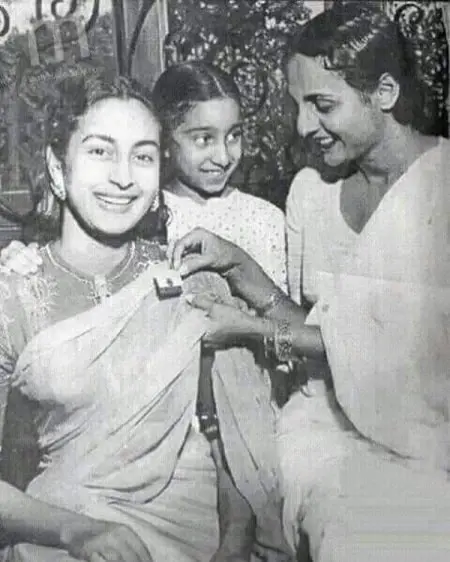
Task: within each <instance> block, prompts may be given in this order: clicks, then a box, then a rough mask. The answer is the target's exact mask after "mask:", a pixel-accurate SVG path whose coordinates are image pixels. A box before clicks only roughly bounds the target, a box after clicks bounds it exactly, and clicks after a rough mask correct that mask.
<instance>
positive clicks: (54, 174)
mask: <svg viewBox="0 0 450 562" xmlns="http://www.w3.org/2000/svg"><path fill="white" fill-rule="evenodd" d="M45 161H46V164H47V171H48V175H49V177H50V187H51V188H52V191H53V193H54V194H55V195H56V197H57V198H58V199H59V200H60V201H64V200H65V198H66V188H65V182H64V173H63V169H62V164H61V162H60V160H59V159H58V158H57V157H56V155H55V153H54V152H53V149H52V147H51V146H48V147H47V148H46V151H45Z"/></svg>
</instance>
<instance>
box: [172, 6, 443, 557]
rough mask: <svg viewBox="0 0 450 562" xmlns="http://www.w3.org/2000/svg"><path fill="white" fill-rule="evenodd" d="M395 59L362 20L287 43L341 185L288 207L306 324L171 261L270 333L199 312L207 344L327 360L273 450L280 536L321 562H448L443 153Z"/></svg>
mask: <svg viewBox="0 0 450 562" xmlns="http://www.w3.org/2000/svg"><path fill="white" fill-rule="evenodd" d="M406 50H407V45H406V44H405V41H404V39H402V37H401V35H400V33H399V30H398V29H397V26H396V24H394V23H392V22H391V21H390V20H389V19H388V18H387V17H385V16H384V15H383V14H382V13H380V12H378V11H375V10H372V9H369V8H364V7H361V4H360V5H359V6H355V5H349V6H344V7H339V8H336V9H334V10H331V11H329V12H326V13H323V14H321V15H319V16H318V17H317V18H315V19H314V20H312V21H311V22H310V23H309V24H307V25H306V26H305V28H304V29H303V30H302V31H301V33H299V35H298V36H297V37H295V39H294V41H293V43H292V48H291V52H290V55H289V58H288V61H287V76H288V82H289V91H290V93H291V95H292V97H293V98H294V100H295V101H296V103H297V105H298V110H299V112H298V121H297V127H298V131H299V133H300V134H301V136H302V137H303V138H304V139H305V140H306V141H307V142H311V143H312V144H313V145H314V147H315V149H316V151H317V152H319V153H320V154H321V157H322V158H323V160H324V162H325V164H326V165H327V166H328V167H329V168H334V169H337V168H338V167H344V168H346V169H347V174H346V177H345V178H344V179H340V180H339V181H335V182H330V181H326V180H325V179H323V178H322V177H321V176H320V174H319V172H317V171H316V170H313V169H305V170H303V171H302V172H300V174H299V175H298V176H297V178H296V180H295V182H294V184H293V186H292V189H291V192H290V195H289V199H288V204H287V226H288V243H289V263H288V265H289V276H290V284H291V292H292V296H293V298H294V299H295V301H297V302H298V301H301V302H302V304H303V303H305V304H309V305H312V306H313V309H312V311H311V312H310V314H309V316H308V317H307V318H305V317H306V313H305V312H304V309H302V308H299V307H298V306H296V305H295V304H294V303H293V302H292V301H289V300H287V299H286V298H284V297H283V295H281V294H280V292H279V291H277V289H276V287H275V286H274V285H273V283H271V282H270V281H269V279H268V278H267V277H266V276H265V275H264V274H263V272H262V271H261V270H260V268H258V267H257V266H256V264H254V263H253V262H252V261H251V260H250V259H249V257H248V256H247V255H246V254H244V253H243V252H242V251H240V250H239V249H238V248H236V247H235V246H232V245H230V244H228V243H225V242H224V241H222V240H220V239H218V238H215V237H213V236H212V235H210V234H208V233H206V232H204V231H194V232H193V233H192V234H190V235H188V236H187V237H185V238H184V239H182V240H181V242H180V243H179V245H178V247H177V248H176V250H175V262H176V265H178V264H179V261H180V258H181V256H182V255H185V258H184V264H183V266H182V267H183V268H184V273H188V272H192V271H196V270H198V269H199V268H212V269H216V270H218V271H220V272H222V273H223V274H224V275H225V276H226V278H227V279H228V280H229V282H230V284H231V286H232V289H233V290H234V291H235V292H236V293H237V294H238V295H240V296H241V297H243V298H244V299H246V300H247V302H248V303H249V304H250V305H251V306H253V307H254V308H256V309H257V310H259V311H260V312H261V315H262V316H263V317H262V318H256V319H254V318H250V317H248V318H247V319H246V321H245V322H242V320H240V319H237V318H235V316H236V315H235V313H234V312H233V311H231V310H230V309H228V308H226V307H224V306H222V305H220V304H217V303H213V302H211V300H210V299H208V298H207V297H195V298H193V299H191V300H192V303H193V304H194V305H197V306H200V307H201V308H204V309H205V310H208V311H209V315H210V316H211V317H212V318H215V319H216V321H217V324H216V328H217V329H216V331H215V332H211V333H210V338H212V339H214V338H220V339H221V340H223V339H226V337H227V334H229V333H230V332H231V333H239V334H241V335H246V336H253V337H257V338H258V337H259V338H260V337H264V338H265V342H266V347H267V350H268V352H269V353H271V352H273V351H274V352H275V355H277V356H278V359H279V360H284V361H285V360H288V359H295V358H297V359H299V358H301V357H305V356H306V357H310V358H318V357H320V355H321V354H326V358H327V360H328V364H329V367H330V370H331V379H329V380H320V379H319V380H318V374H317V372H314V367H312V368H309V375H310V380H309V382H308V384H307V385H305V387H304V388H303V391H302V392H299V393H297V394H296V395H294V396H293V397H292V398H291V400H290V402H289V403H288V404H287V405H286V406H285V408H284V411H283V413H282V415H281V418H280V421H279V436H278V443H279V453H280V460H281V477H282V485H283V488H284V495H285V507H284V518H285V520H284V522H285V531H286V534H287V537H288V538H289V539H290V541H291V544H292V545H293V546H298V545H299V543H300V544H301V542H302V540H301V537H305V536H306V537H307V542H309V546H310V551H311V555H312V558H313V560H314V561H320V562H330V561H332V560H333V561H341V560H342V561H346V562H349V561H350V562H352V561H360V560H365V561H368V560H374V561H375V560H377V561H378V560H381V559H383V560H386V561H391V560H392V561H394V560H395V561H396V562H398V561H399V560H405V561H406V560H407V561H408V562H411V561H416V560H417V561H419V560H427V561H428V560H430V561H431V560H432V561H435V562H442V561H443V560H446V559H448V557H449V556H450V538H449V537H450V526H449V521H450V486H449V483H448V473H449V470H450V446H449V435H450V427H449V400H450V392H449V391H450V389H449V384H450V383H449V380H450V379H449V368H450V342H449V328H448V327H449V317H450V290H449V279H450V259H449V218H448V217H449V216H450V201H449V198H450V195H449V191H448V182H449V179H450V164H449V162H450V147H449V143H448V141H446V140H444V139H441V138H437V137H432V136H426V135H424V134H421V133H420V131H419V128H420V119H421V118H423V113H422V112H421V106H420V105H419V103H420V97H418V96H417V94H418V91H419V90H418V87H417V85H416V83H415V81H414V79H413V76H412V73H411V71H412V68H411V64H410V62H409V59H408V57H407V51H406ZM193 251H194V252H195V251H200V256H198V255H195V254H192V255H189V256H188V255H186V254H187V253H189V252H193ZM224 318H226V319H227V322H226V323H225V321H224ZM313 365H314V366H317V364H316V363H313ZM321 371H323V369H322V370H321Z"/></svg>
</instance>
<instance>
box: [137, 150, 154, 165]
mask: <svg viewBox="0 0 450 562" xmlns="http://www.w3.org/2000/svg"><path fill="white" fill-rule="evenodd" d="M134 158H135V159H136V160H137V161H138V162H139V164H142V165H143V166H149V165H150V164H153V163H154V162H155V161H156V156H155V154H150V153H149V152H138V153H137V154H136V155H135V156H134Z"/></svg>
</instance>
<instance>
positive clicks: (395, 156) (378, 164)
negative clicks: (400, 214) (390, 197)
mask: <svg viewBox="0 0 450 562" xmlns="http://www.w3.org/2000/svg"><path fill="white" fill-rule="evenodd" d="M436 142H437V139H436V138H435V137H425V136H424V135H422V134H420V133H419V132H418V131H416V130H414V129H412V128H411V127H409V126H405V125H401V124H399V123H397V122H396V121H393V120H392V121H388V122H387V123H386V126H385V129H384V134H383V138H382V140H381V142H379V143H378V144H377V145H376V146H375V147H374V148H373V149H372V150H371V151H370V153H368V154H367V155H366V156H365V157H364V158H363V159H362V160H361V162H359V165H358V167H359V170H360V171H361V173H362V174H363V176H364V177H365V179H366V181H367V183H368V184H369V185H373V186H378V188H379V187H380V186H385V188H386V190H387V189H389V187H390V186H392V185H393V184H394V183H395V182H396V181H397V180H398V179H399V178H400V176H402V175H403V174H404V173H405V171H406V170H407V169H408V168H409V167H410V166H411V164H412V163H413V162H414V161H415V160H416V159H417V158H418V157H419V156H420V155H421V154H422V153H423V152H425V151H426V150H428V148H430V147H431V146H433V144H434V143H436Z"/></svg>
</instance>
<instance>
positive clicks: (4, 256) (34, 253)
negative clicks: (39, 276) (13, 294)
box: [0, 240, 42, 276]
mask: <svg viewBox="0 0 450 562" xmlns="http://www.w3.org/2000/svg"><path fill="white" fill-rule="evenodd" d="M41 265H42V258H41V256H40V255H39V252H38V246H37V244H35V243H31V244H30V245H29V246H25V244H23V243H22V242H19V241H18V240H13V241H12V242H11V243H10V244H9V245H8V246H6V248H3V250H2V251H1V252H0V267H1V269H2V270H3V271H4V272H6V273H10V272H12V271H13V272H14V273H18V274H19V275H23V276H25V275H30V274H33V273H36V272H37V270H38V269H39V267H40V266H41Z"/></svg>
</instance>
